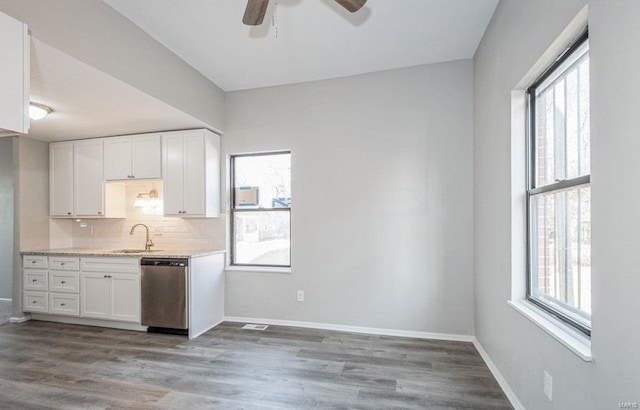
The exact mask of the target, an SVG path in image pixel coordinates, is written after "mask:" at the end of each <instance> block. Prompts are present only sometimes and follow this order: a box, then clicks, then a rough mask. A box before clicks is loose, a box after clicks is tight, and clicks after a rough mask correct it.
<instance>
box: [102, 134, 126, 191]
mask: <svg viewBox="0 0 640 410" xmlns="http://www.w3.org/2000/svg"><path fill="white" fill-rule="evenodd" d="M131 175H132V172H131V137H113V138H105V139H104V179H105V180H107V181H110V180H121V179H130V178H131Z"/></svg>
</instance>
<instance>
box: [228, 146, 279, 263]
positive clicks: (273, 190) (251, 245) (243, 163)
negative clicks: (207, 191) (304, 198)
mask: <svg viewBox="0 0 640 410" xmlns="http://www.w3.org/2000/svg"><path fill="white" fill-rule="evenodd" d="M231 265H235V266H261V267H290V266H291V153H290V152H269V153H257V154H243V155H234V156H232V157H231Z"/></svg>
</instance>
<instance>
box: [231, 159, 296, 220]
mask: <svg viewBox="0 0 640 410" xmlns="http://www.w3.org/2000/svg"><path fill="white" fill-rule="evenodd" d="M233 185H234V187H235V192H234V194H235V204H234V206H235V207H236V208H288V207H290V206H291V154H289V153H285V154H274V155H255V156H238V157H234V184H233Z"/></svg>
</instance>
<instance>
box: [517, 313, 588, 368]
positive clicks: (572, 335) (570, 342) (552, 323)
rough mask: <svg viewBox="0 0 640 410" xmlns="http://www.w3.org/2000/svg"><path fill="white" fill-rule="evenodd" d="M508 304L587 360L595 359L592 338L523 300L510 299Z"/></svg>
mask: <svg viewBox="0 0 640 410" xmlns="http://www.w3.org/2000/svg"><path fill="white" fill-rule="evenodd" d="M507 304H508V305H509V306H511V307H512V308H514V309H515V310H516V311H517V312H520V313H521V314H522V315H524V317H526V318H527V319H529V320H530V321H532V322H533V323H534V324H535V325H537V326H538V327H540V328H541V329H542V330H544V331H545V332H547V333H548V334H549V335H550V336H551V337H553V338H554V339H556V340H557V341H558V342H560V343H561V344H563V345H564V346H565V347H566V348H567V349H569V350H571V351H572V352H573V353H575V354H576V355H577V356H578V357H580V358H581V359H582V360H584V361H585V362H591V361H593V357H592V355H591V340H590V339H589V338H587V337H586V336H584V335H582V334H579V333H578V332H577V331H575V330H573V329H571V328H569V326H567V325H565V324H564V323H562V322H560V321H558V320H556V319H553V318H550V317H548V316H547V314H546V313H544V312H542V311H541V310H540V309H538V308H536V307H535V306H533V305H532V304H530V303H528V302H526V301H523V300H509V301H507Z"/></svg>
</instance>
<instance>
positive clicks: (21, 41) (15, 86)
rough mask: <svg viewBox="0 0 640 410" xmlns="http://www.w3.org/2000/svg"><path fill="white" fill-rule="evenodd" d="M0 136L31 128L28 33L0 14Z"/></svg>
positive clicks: (13, 20)
mask: <svg viewBox="0 0 640 410" xmlns="http://www.w3.org/2000/svg"><path fill="white" fill-rule="evenodd" d="M0 55H1V56H2V63H1V64H0V90H1V92H0V135H10V134H26V133H27V132H28V131H29V34H28V32H27V26H26V25H25V24H23V23H21V22H19V21H18V20H15V19H14V18H11V17H9V16H7V15H6V14H3V13H0Z"/></svg>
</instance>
